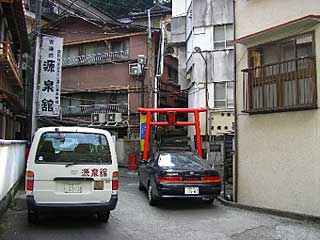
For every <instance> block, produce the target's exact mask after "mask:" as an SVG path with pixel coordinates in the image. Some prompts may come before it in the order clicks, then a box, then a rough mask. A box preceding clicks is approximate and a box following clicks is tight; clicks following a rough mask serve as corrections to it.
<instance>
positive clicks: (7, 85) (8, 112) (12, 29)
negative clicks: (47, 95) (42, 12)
mask: <svg viewBox="0 0 320 240" xmlns="http://www.w3.org/2000/svg"><path fill="white" fill-rule="evenodd" d="M22 2H23V1H4V2H3V1H2V2H0V96H1V97H0V138H1V139H26V131H27V126H26V124H27V122H26V121H27V116H26V112H25V101H24V89H25V81H24V79H25V69H26V68H25V58H26V53H27V52H29V46H28V38H27V31H26V24H25V20H24V10H23V3H22Z"/></svg>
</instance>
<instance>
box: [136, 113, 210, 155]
mask: <svg viewBox="0 0 320 240" xmlns="http://www.w3.org/2000/svg"><path fill="white" fill-rule="evenodd" d="M206 111H207V108H206V107H204V108H138V112H141V113H146V114H147V119H146V133H145V139H144V151H143V160H145V161H146V160H148V154H149V139H150V126H195V128H196V141H197V150H198V154H199V156H200V157H202V147H201V136H200V122H199V112H206ZM152 113H167V114H168V122H152V121H151V114H152ZM176 113H193V114H194V122H177V121H176Z"/></svg>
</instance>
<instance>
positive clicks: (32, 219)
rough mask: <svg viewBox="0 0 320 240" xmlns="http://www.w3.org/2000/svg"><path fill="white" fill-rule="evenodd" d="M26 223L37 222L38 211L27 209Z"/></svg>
mask: <svg viewBox="0 0 320 240" xmlns="http://www.w3.org/2000/svg"><path fill="white" fill-rule="evenodd" d="M28 223H30V224H37V223H39V213H37V212H33V211H29V210H28Z"/></svg>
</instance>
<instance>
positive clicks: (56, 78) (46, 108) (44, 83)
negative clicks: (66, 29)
mask: <svg viewBox="0 0 320 240" xmlns="http://www.w3.org/2000/svg"><path fill="white" fill-rule="evenodd" d="M62 49H63V38H58V37H50V36H43V37H42V48H41V65H40V89H39V101H38V103H39V104H38V115H39V116H47V117H50V116H51V117H55V116H59V115H60V86H61V67H62Z"/></svg>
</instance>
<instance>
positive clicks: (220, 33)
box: [213, 24, 233, 50]
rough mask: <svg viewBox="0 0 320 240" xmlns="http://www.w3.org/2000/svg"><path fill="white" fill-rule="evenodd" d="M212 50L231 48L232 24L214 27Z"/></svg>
mask: <svg viewBox="0 0 320 240" xmlns="http://www.w3.org/2000/svg"><path fill="white" fill-rule="evenodd" d="M213 39H214V49H215V50H222V49H228V48H233V24H226V25H218V26H214V38H213Z"/></svg>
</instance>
